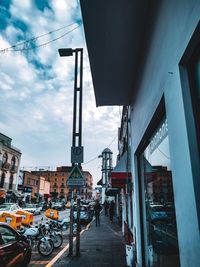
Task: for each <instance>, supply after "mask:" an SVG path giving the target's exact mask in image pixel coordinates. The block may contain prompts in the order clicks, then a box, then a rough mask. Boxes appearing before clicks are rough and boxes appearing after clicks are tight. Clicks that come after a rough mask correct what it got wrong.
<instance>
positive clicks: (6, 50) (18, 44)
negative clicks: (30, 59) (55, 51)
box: [0, 23, 81, 53]
mask: <svg viewBox="0 0 200 267" xmlns="http://www.w3.org/2000/svg"><path fill="white" fill-rule="evenodd" d="M74 24H76V23H72V24H69V25H67V26H64V27H61V28H59V29H56V30H54V31H50V32H48V33H45V34H42V35H39V36H36V37H32V38H30V39H28V40H26V41H23V42H20V43H17V44H15V45H12V46H10V47H7V48H5V49H2V50H0V53H5V52H10V51H12V52H13V51H14V52H19V51H24V50H31V49H34V48H37V47H41V46H45V45H47V44H49V43H51V42H54V41H57V40H58V39H61V38H62V37H64V36H65V35H67V34H69V33H70V32H72V31H74V30H76V29H77V28H79V27H80V26H81V24H79V25H78V26H77V27H75V28H73V29H71V30H69V31H67V32H65V33H64V34H63V35H61V36H59V37H57V38H55V39H53V40H50V41H48V42H46V43H43V44H40V45H35V46H33V47H28V48H22V49H13V48H15V47H17V46H20V45H24V44H27V43H30V42H32V41H35V40H38V39H39V38H41V37H44V36H46V35H48V34H52V33H53V32H57V31H60V30H62V29H64V28H67V27H70V26H72V25H74Z"/></svg>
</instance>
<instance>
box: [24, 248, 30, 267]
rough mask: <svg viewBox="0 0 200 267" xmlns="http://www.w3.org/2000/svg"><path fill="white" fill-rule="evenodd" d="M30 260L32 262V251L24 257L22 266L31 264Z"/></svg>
mask: <svg viewBox="0 0 200 267" xmlns="http://www.w3.org/2000/svg"><path fill="white" fill-rule="evenodd" d="M30 260H31V251H28V252H27V253H26V256H25V257H24V260H23V263H22V266H24V267H26V266H28V265H29V263H30Z"/></svg>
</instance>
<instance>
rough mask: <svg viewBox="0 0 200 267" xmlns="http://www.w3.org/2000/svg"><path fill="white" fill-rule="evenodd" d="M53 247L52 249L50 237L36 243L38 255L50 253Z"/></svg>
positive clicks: (45, 255)
mask: <svg viewBox="0 0 200 267" xmlns="http://www.w3.org/2000/svg"><path fill="white" fill-rule="evenodd" d="M53 249H54V244H53V241H52V240H51V239H47V240H45V241H40V242H39V243H38V252H39V253H40V255H42V256H44V257H47V256H49V255H51V253H52V252H53Z"/></svg>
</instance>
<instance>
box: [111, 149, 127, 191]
mask: <svg viewBox="0 0 200 267" xmlns="http://www.w3.org/2000/svg"><path fill="white" fill-rule="evenodd" d="M129 181H131V172H130V164H129V160H128V154H127V152H125V153H124V154H123V156H122V157H121V158H120V160H119V161H118V163H117V165H116V166H115V168H114V169H113V171H112V172H111V173H110V183H111V186H112V187H113V188H123V187H125V185H126V184H127V183H128V182H129Z"/></svg>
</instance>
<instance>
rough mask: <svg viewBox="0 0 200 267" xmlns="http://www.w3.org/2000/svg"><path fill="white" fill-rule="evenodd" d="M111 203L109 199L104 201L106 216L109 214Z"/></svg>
mask: <svg viewBox="0 0 200 267" xmlns="http://www.w3.org/2000/svg"><path fill="white" fill-rule="evenodd" d="M108 209H109V203H108V201H107V200H105V202H104V210H105V216H108Z"/></svg>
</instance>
